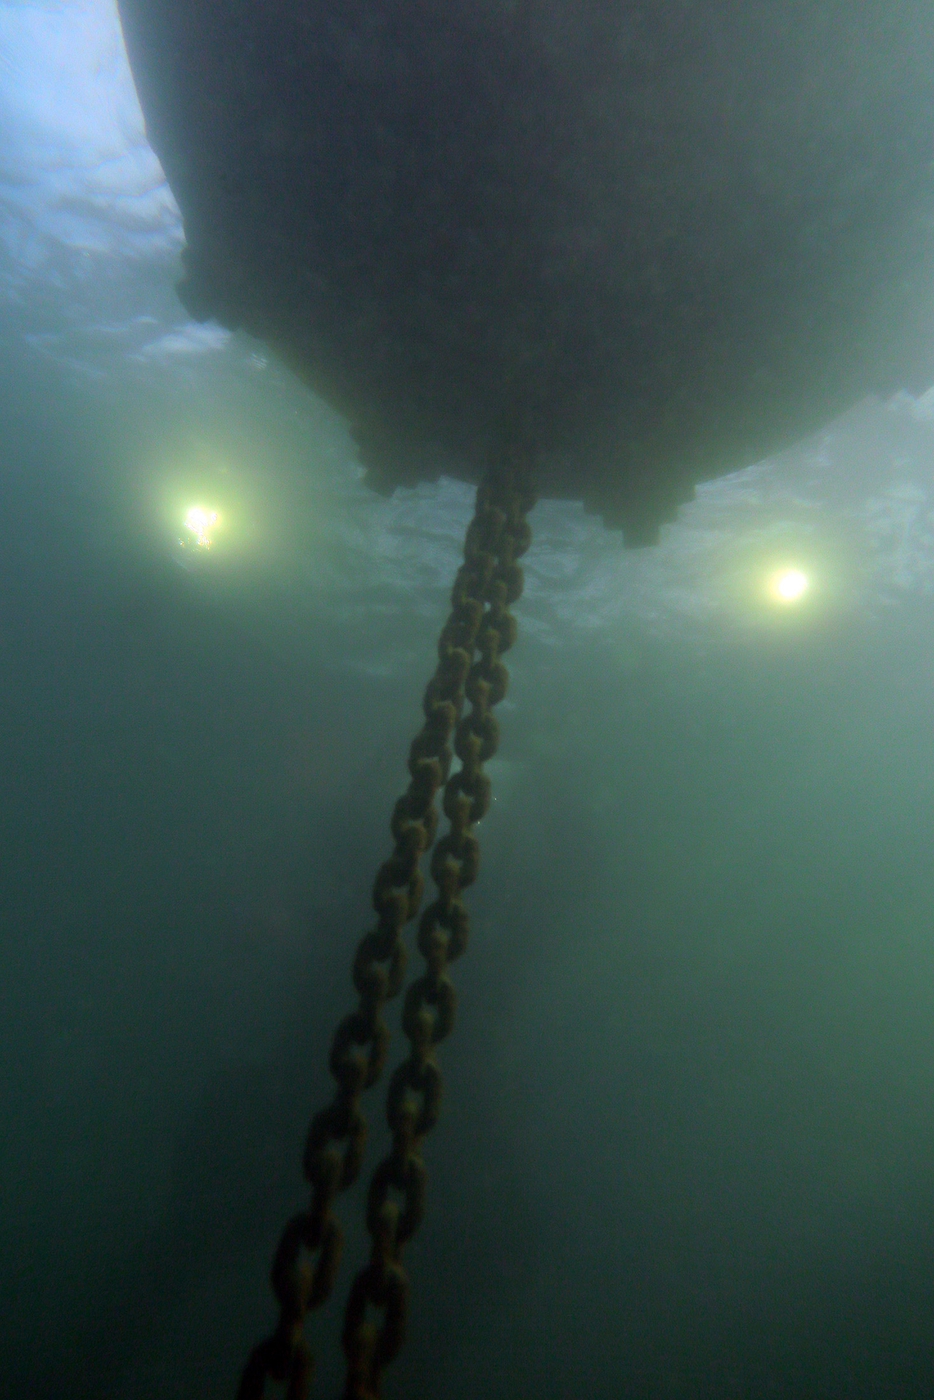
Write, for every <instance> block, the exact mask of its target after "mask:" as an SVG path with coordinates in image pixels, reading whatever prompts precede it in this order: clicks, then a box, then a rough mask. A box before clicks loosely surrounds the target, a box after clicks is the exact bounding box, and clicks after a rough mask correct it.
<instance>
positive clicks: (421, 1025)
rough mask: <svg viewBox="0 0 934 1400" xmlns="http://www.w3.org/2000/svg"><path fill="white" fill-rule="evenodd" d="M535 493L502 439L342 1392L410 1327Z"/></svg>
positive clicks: (461, 580) (521, 461)
mask: <svg viewBox="0 0 934 1400" xmlns="http://www.w3.org/2000/svg"><path fill="white" fill-rule="evenodd" d="M532 502H533V497H532V494H531V486H530V472H529V467H528V453H527V452H526V450H525V449H524V447H523V445H522V444H521V443H506V444H503V445H502V447H501V448H500V452H499V454H498V456H497V458H496V459H495V460H494V461H493V462H492V463H491V466H490V469H489V471H488V473H487V475H486V477H485V479H484V481H483V482H482V483H481V485H480V487H479V488H478V491H477V504H476V511H475V514H474V518H473V520H472V521H471V524H470V527H469V528H468V531H467V538H466V541H465V545H464V565H463V567H462V568H461V570H460V573H459V574H458V578H457V582H456V583H455V586H454V598H455V606H456V605H457V599H458V597H459V596H460V595H461V594H462V595H463V596H464V598H465V600H467V599H469V600H470V605H471V607H472V608H474V609H476V610H480V611H481V616H480V620H479V625H478V627H477V629H476V651H477V659H476V660H475V661H474V662H473V664H472V666H471V668H470V672H469V674H468V676H467V680H466V684H465V688H464V689H465V695H466V698H467V699H468V700H469V702H470V706H471V709H470V712H469V714H467V715H465V716H464V717H463V718H462V719H460V720H459V722H458V724H457V729H456V732H455V738H454V751H455V753H456V754H457V757H458V758H459V759H460V761H461V767H460V768H459V770H458V771H457V772H456V773H454V774H452V775H451V776H450V777H449V778H448V779H447V782H446V785H445V789H444V801H443V805H444V814H445V816H446V817H447V818H448V821H449V822H450V827H449V830H448V832H447V834H446V835H445V836H443V837H442V838H441V840H440V841H439V842H438V844H437V845H436V846H435V849H434V852H433V854H432V858H431V875H432V879H433V880H434V883H435V885H436V886H437V890H438V893H437V898H436V899H435V900H434V901H433V902H432V903H431V904H430V905H429V906H428V907H427V908H426V909H425V911H424V913H423V914H422V917H421V920H420V921H419V929H418V949H419V952H420V953H421V954H422V957H423V958H424V960H425V971H424V973H423V975H422V976H420V977H418V978H416V979H415V980H414V981H413V982H412V984H411V985H410V987H409V989H408V991H407V993H406V996H405V1002H404V1005H403V1012H402V1027H403V1030H404V1031H405V1034H406V1036H407V1038H408V1041H409V1047H410V1048H409V1054H408V1058H407V1059H406V1060H404V1061H403V1063H402V1064H401V1065H400V1066H399V1068H398V1069H397V1070H396V1071H395V1073H394V1074H393V1075H392V1078H391V1079H390V1082H389V1091H388V1095H387V1105H386V1116H387V1119H388V1121H389V1127H390V1130H391V1132H392V1147H391V1148H390V1151H389V1153H388V1154H387V1156H386V1157H384V1158H383V1160H382V1161H381V1162H380V1163H379V1165H378V1166H377V1167H376V1169H375V1171H374V1173H373V1177H372V1179H371V1181H370V1189H369V1194H368V1197H367V1213H366V1221H367V1228H368V1230H369V1232H370V1236H371V1239H372V1250H371V1254H370V1260H369V1263H368V1264H367V1265H366V1266H365V1267H364V1268H362V1269H361V1270H360V1272H359V1273H358V1274H357V1276H356V1278H355V1279H354V1282H353V1285H352V1287H351V1291H350V1297H349V1298H348V1300H347V1309H346V1312H345V1316H344V1335H343V1343H344V1352H345V1354H346V1357H347V1379H346V1385H345V1390H344V1400H377V1397H378V1396H379V1393H380V1381H381V1377H382V1372H383V1369H384V1368H385V1367H386V1365H388V1363H389V1362H390V1361H391V1360H392V1359H393V1357H394V1356H395V1355H396V1353H397V1352H398V1350H399V1348H400V1346H401V1345H402V1341H403V1337H404V1331H405V1321H406V1313H407V1310H408V1293H409V1285H408V1276H407V1274H406V1272H405V1269H404V1268H403V1265H402V1247H403V1245H404V1244H405V1242H406V1241H407V1240H408V1239H410V1238H411V1236H412V1235H413V1234H414V1233H415V1231H416V1230H417V1229H418V1227H419V1224H420V1223H421V1219H422V1214H423V1212H424V1202H425V1187H426V1171H425V1164H424V1161H423V1160H422V1151H421V1147H422V1140H423V1139H424V1137H425V1135H426V1133H428V1132H429V1131H430V1130H431V1129H432V1128H433V1127H434V1125H435V1123H436V1122H437V1120H438V1115H439V1113H440V1109H441V1093H442V1078H441V1070H440V1068H439V1066H438V1060H437V1057H436V1055H435V1047H436V1046H437V1045H439V1044H440V1043H441V1041H442V1040H444V1039H445V1037H446V1036H448V1035H449V1034H450V1032H451V1030H452V1028H453V1025H454V1015H455V1011H456V1007H457V997H456V994H455V991H454V984H453V983H452V981H451V979H450V977H449V976H448V973H447V969H448V965H449V963H452V962H453V961H454V960H455V959H456V958H459V957H460V955H461V953H463V951H464V949H465V947H466V946H467V938H468V933H469V919H468V914H467V908H466V906H465V904H464V901H463V899H462V894H463V891H464V890H465V889H466V888H467V887H468V886H469V885H472V884H473V882H474V880H475V879H476V877H477V870H478V867H479V862H480V846H479V842H478V841H477V838H476V836H475V835H474V834H473V832H472V831H471V827H472V826H473V825H474V823H475V822H478V821H480V819H481V817H483V816H484V814H485V813H486V811H487V809H488V808H489V805H490V780H489V778H488V777H487V775H486V774H485V773H484V772H483V764H484V763H485V762H486V761H487V759H490V758H492V757H493V755H494V754H495V753H496V749H497V746H498V744H499V725H498V724H497V721H496V718H495V716H494V715H493V706H494V705H497V704H498V703H499V702H500V700H502V698H503V696H504V695H505V694H506V687H507V684H508V679H509V676H508V672H507V670H506V667H505V666H504V665H503V662H502V661H501V659H500V658H501V656H502V654H503V653H504V652H506V651H508V650H509V648H510V647H511V646H512V644H513V642H514V641H515V639H516V620H515V618H514V617H513V615H512V613H511V612H510V611H509V608H510V605H511V604H512V603H514V602H515V601H516V599H517V598H518V597H519V596H520V594H521V592H522V583H523V577H522V569H521V567H520V566H519V563H518V560H519V559H520V558H521V556H522V555H523V554H524V553H525V551H526V550H527V549H528V547H529V544H530V542H531V530H530V529H529V525H528V521H527V520H526V515H527V513H528V511H529V509H530V507H531V505H532ZM370 1309H372V1310H374V1311H375V1312H376V1313H377V1314H379V1313H381V1314H382V1321H381V1322H380V1323H377V1322H374V1321H371V1320H370V1319H369V1318H368V1315H367V1314H368V1310H370Z"/></svg>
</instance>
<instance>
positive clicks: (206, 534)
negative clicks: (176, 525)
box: [185, 506, 219, 549]
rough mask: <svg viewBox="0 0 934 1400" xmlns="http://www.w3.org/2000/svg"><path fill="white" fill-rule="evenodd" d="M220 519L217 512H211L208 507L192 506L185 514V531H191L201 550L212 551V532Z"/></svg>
mask: <svg viewBox="0 0 934 1400" xmlns="http://www.w3.org/2000/svg"><path fill="white" fill-rule="evenodd" d="M218 519H219V516H218V513H217V511H216V510H209V509H208V508H207V507H206V506H191V508H190V509H189V510H188V511H187V512H186V514H185V529H186V530H190V531H191V533H192V534H193V535H194V537H195V543H196V544H197V546H198V548H199V549H210V548H211V541H212V533H211V532H212V531H213V529H214V527H215V525H216V524H217V522H218Z"/></svg>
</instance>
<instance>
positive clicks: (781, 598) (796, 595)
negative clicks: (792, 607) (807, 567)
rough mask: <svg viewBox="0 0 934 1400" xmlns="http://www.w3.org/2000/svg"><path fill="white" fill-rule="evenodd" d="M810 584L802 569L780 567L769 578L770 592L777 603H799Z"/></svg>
mask: <svg viewBox="0 0 934 1400" xmlns="http://www.w3.org/2000/svg"><path fill="white" fill-rule="evenodd" d="M810 586H811V585H810V580H809V578H808V576H807V574H805V573H802V572H801V570H800V569H779V570H778V572H777V573H774V574H773V575H772V577H771V579H770V580H769V593H770V594H771V596H772V598H773V599H774V600H775V602H776V603H799V602H800V601H801V599H802V598H803V597H804V595H805V593H807V591H808V589H809V588H810Z"/></svg>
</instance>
